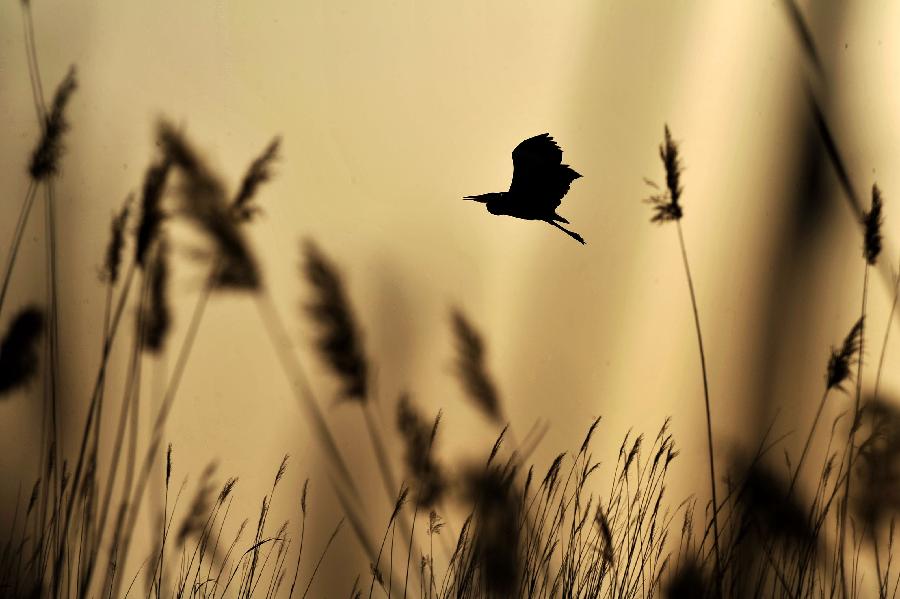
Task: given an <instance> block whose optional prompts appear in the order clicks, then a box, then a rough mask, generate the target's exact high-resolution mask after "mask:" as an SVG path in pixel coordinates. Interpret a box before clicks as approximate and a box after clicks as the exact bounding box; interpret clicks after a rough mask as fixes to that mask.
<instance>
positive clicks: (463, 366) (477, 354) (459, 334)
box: [450, 310, 504, 423]
mask: <svg viewBox="0 0 900 599" xmlns="http://www.w3.org/2000/svg"><path fill="white" fill-rule="evenodd" d="M450 316H451V321H452V324H453V334H454V336H455V338H456V376H457V378H458V379H459V381H460V383H461V384H462V386H463V390H464V391H465V392H466V395H467V396H468V397H469V399H471V400H472V403H474V404H475V405H476V406H477V407H478V408H479V409H480V410H481V411H483V412H484V413H485V414H487V416H488V417H489V418H490V419H491V420H493V421H494V422H497V423H502V422H503V420H504V418H503V411H502V408H501V406H500V398H499V395H498V393H497V388H496V387H495V385H494V381H493V380H492V379H491V377H490V375H489V374H488V371H487V365H486V364H485V361H486V360H485V348H484V342H483V341H482V339H481V335H480V334H479V333H478V331H477V330H476V329H475V327H474V326H473V325H472V324H471V323H470V322H469V321H468V319H467V318H466V316H465V315H464V314H463V313H462V312H461V311H460V310H453V311H452V312H451V315H450Z"/></svg>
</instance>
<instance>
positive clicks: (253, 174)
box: [231, 137, 281, 222]
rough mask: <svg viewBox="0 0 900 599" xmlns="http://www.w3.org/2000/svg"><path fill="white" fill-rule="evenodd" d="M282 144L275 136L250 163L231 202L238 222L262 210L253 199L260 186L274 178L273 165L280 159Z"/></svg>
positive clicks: (248, 219)
mask: <svg viewBox="0 0 900 599" xmlns="http://www.w3.org/2000/svg"><path fill="white" fill-rule="evenodd" d="M280 146H281V138H280V137H275V138H274V139H273V140H272V141H271V142H269V145H268V146H266V149H265V150H263V153H262V154H260V155H259V156H258V157H257V158H256V159H255V160H254V161H253V162H251V163H250V167H249V168H248V169H247V173H246V174H245V175H244V179H243V181H241V187H240V189H239V190H238V193H237V195H236V196H235V197H234V200H233V201H232V202H231V213H232V215H233V216H234V218H235V219H236V220H237V221H238V222H248V221H250V220H252V219H253V217H254V216H256V215H257V214H259V212H261V209H260V208H259V206H257V205H256V203H255V202H254V201H253V200H254V199H255V197H256V192H257V191H258V190H259V187H260V186H261V185H262V184H263V183H266V182H267V181H269V180H270V179H271V178H272V176H273V175H272V166H273V164H274V163H275V161H276V160H278V150H279V147H280Z"/></svg>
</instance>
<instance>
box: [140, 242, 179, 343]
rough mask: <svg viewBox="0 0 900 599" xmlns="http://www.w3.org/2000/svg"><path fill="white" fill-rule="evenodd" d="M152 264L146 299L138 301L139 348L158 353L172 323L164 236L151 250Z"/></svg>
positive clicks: (167, 251) (167, 261)
mask: <svg viewBox="0 0 900 599" xmlns="http://www.w3.org/2000/svg"><path fill="white" fill-rule="evenodd" d="M153 254H154V255H153V263H152V265H151V266H150V268H149V272H148V274H147V276H148V280H147V287H148V293H147V301H146V302H144V303H142V304H141V312H142V316H141V318H138V323H143V330H142V334H141V336H140V340H141V347H142V348H143V349H144V350H145V351H147V352H150V353H153V354H158V353H160V352H162V350H163V348H164V347H165V342H166V338H167V337H168V334H169V330H170V329H171V326H172V310H171V308H170V307H169V299H168V294H167V291H168V284H169V243H168V241H167V240H166V238H165V236H162V237H160V238H159V240H158V241H157V243H156V249H155V250H154V252H153Z"/></svg>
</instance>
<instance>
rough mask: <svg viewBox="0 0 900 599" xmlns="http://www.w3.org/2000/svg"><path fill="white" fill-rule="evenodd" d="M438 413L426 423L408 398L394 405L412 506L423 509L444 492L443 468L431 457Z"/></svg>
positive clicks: (431, 504)
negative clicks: (413, 500) (413, 498)
mask: <svg viewBox="0 0 900 599" xmlns="http://www.w3.org/2000/svg"><path fill="white" fill-rule="evenodd" d="M440 421H441V414H440V412H438V415H437V416H436V417H435V419H434V422H433V423H432V424H429V423H428V421H427V420H425V419H424V418H423V417H422V415H421V414H420V413H419V411H418V409H417V408H416V406H415V405H414V404H413V402H412V399H411V398H410V396H409V395H406V394H404V395H403V396H401V397H400V401H398V402H397V430H398V431H399V432H400V437H401V438H402V440H403V448H404V461H405V463H406V470H407V472H408V473H409V476H410V478H411V479H412V487H413V490H414V492H415V496H416V505H417V506H419V508H421V509H427V508H430V507H432V506H433V505H435V504H436V503H437V502H439V501H440V500H441V498H442V497H443V495H444V492H445V491H446V489H447V480H446V476H445V474H444V470H443V467H442V466H441V464H440V463H439V462H438V461H437V459H436V458H435V456H434V440H435V437H436V436H437V431H438V427H439V425H440Z"/></svg>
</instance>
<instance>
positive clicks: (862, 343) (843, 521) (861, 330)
mask: <svg viewBox="0 0 900 599" xmlns="http://www.w3.org/2000/svg"><path fill="white" fill-rule="evenodd" d="M868 298H869V263H868V262H866V268H865V271H864V274H863V292H862V308H861V309H860V321H859V322H860V325H859V358H858V359H857V361H856V397H855V398H854V405H853V421H852V422H851V423H850V436H849V439H848V440H847V476H846V478H845V479H844V501H843V502H842V504H841V538H840V545H839V551H840V554H839V555H840V567H841V584H842V585H843V591H844V597H845V598H846V597H849V596H850V594H849V589H848V587H847V567H846V563H845V562H846V558H845V556H844V552H845V548H846V543H847V507H848V504H849V502H850V479H851V478H852V473H853V446H854V443H855V441H856V429H857V427H858V426H859V416H860V404H861V403H862V369H863V352H864V348H865V332H866V331H865V328H866V322H865V316H866V303H867V301H868Z"/></svg>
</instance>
